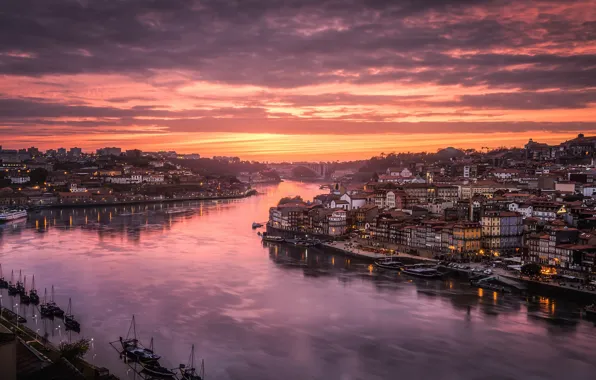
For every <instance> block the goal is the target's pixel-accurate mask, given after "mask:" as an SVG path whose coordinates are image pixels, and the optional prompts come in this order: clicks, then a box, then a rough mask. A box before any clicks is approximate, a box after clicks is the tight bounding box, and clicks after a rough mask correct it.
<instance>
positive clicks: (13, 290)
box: [7, 270, 19, 296]
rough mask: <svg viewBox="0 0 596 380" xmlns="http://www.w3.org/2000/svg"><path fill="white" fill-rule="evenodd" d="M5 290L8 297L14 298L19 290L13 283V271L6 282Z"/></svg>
mask: <svg viewBox="0 0 596 380" xmlns="http://www.w3.org/2000/svg"><path fill="white" fill-rule="evenodd" d="M7 289H8V295H9V296H16V295H18V294H19V289H18V288H17V286H16V285H15V283H14V270H13V271H11V272H10V281H9V282H8V286H7Z"/></svg>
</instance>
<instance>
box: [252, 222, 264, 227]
mask: <svg viewBox="0 0 596 380" xmlns="http://www.w3.org/2000/svg"><path fill="white" fill-rule="evenodd" d="M261 227H263V224H262V223H257V222H252V228H253V229H256V228H261Z"/></svg>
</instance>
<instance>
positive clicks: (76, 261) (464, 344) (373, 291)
mask: <svg viewBox="0 0 596 380" xmlns="http://www.w3.org/2000/svg"><path fill="white" fill-rule="evenodd" d="M260 190H261V191H262V192H263V193H264V195H261V196H258V197H253V198H248V199H243V200H238V201H222V202H217V203H215V202H206V203H202V202H195V203H192V202H184V203H182V202H181V203H179V204H169V205H143V206H135V207H106V208H89V209H82V208H80V209H63V210H58V209H54V210H43V211H42V212H40V213H39V214H34V215H32V216H31V217H30V218H29V220H27V221H26V222H24V223H19V224H16V225H4V226H2V227H1V231H2V232H0V263H2V264H3V269H4V274H5V275H6V274H7V273H10V269H15V270H18V269H23V274H27V275H31V274H35V278H36V282H37V283H38V289H39V290H40V294H43V289H44V288H48V289H49V288H50V286H51V285H52V284H54V285H56V301H57V302H58V304H59V305H61V306H66V304H67V303H68V298H69V297H72V299H73V307H74V310H75V315H76V316H77V317H78V318H79V320H80V321H81V325H82V330H81V335H83V336H86V337H92V338H94V339H95V344H94V346H93V350H92V352H91V353H90V358H91V359H92V360H93V361H94V362H95V363H96V364H98V365H104V366H108V367H109V368H110V369H113V370H115V372H116V373H117V374H118V375H120V376H121V377H122V378H123V379H124V378H127V374H126V369H125V367H124V366H122V364H121V363H120V362H119V359H118V356H117V355H116V354H115V353H114V352H113V351H112V349H111V347H109V345H108V344H107V343H108V341H110V340H116V339H117V338H118V336H120V335H123V334H126V331H127V329H128V325H129V322H130V318H131V315H132V314H133V313H134V314H135V315H136V316H137V327H138V331H139V336H140V338H141V339H142V340H143V341H145V342H148V341H149V339H150V338H151V337H154V339H155V345H156V350H157V351H158V352H159V353H162V354H163V356H164V358H165V361H164V364H166V365H170V366H172V367H174V366H176V365H177V364H178V363H179V362H184V361H185V360H186V359H187V357H188V352H189V350H190V345H191V344H193V343H194V344H196V351H197V354H198V356H199V357H204V358H205V360H206V364H207V374H208V378H210V379H246V378H249V379H272V380H273V379H279V378H284V379H286V380H293V379H303V378H311V379H347V380H351V379H387V378H394V377H396V376H397V374H399V377H404V378H434V379H476V378H499V379H506V378H540V379H559V378H563V377H567V376H572V377H574V378H576V379H588V378H591V376H592V375H593V373H596V364H595V363H594V361H593V360H592V358H591V355H592V354H591V353H592V352H593V350H594V349H595V348H596V333H595V331H596V329H595V328H594V324H593V323H589V322H587V321H584V320H581V318H580V316H579V315H578V313H577V310H578V305H574V304H572V303H565V302H562V301H561V300H555V299H549V298H540V297H521V296H516V295H512V294H501V293H495V292H493V291H489V290H482V289H477V288H472V287H470V286H469V284H467V283H461V282H459V281H457V280H448V281H425V280H419V279H411V278H408V277H407V276H405V275H403V274H400V273H393V272H380V271H378V270H376V269H375V268H374V267H372V266H371V265H370V263H368V262H365V261H361V260H358V259H355V258H346V257H344V256H342V255H339V254H332V253H329V252H325V251H323V250H321V249H319V248H316V247H309V248H298V247H293V246H288V245H278V244H275V243H262V242H261V241H260V239H259V238H258V236H256V234H255V231H253V230H252V229H251V228H250V225H251V223H252V222H253V221H263V220H266V219H267V213H268V208H269V206H271V205H272V204H275V202H277V200H279V198H281V197H282V196H294V195H298V194H301V195H303V196H304V197H305V198H310V197H312V196H313V195H315V194H317V193H318V192H319V189H318V186H316V185H303V184H296V183H291V182H288V183H282V184H280V185H279V186H278V185H275V186H266V187H263V188H262V189H260ZM168 209H169V210H174V211H176V213H173V214H172V213H167V212H166V211H167V210H168ZM181 209H182V210H184V209H192V211H191V212H188V213H186V212H184V213H177V211H180V210H181ZM7 271H8V272H7ZM1 294H2V296H3V297H2V298H1V299H2V302H3V303H4V304H5V306H6V305H8V304H9V302H14V300H9V297H8V296H7V294H6V292H5V291H3V292H2V293H1ZM14 304H16V302H14ZM18 308H19V313H22V315H24V316H27V319H28V322H27V324H28V326H30V327H31V328H34V329H39V330H40V332H43V333H47V334H48V339H50V340H52V341H54V342H58V341H60V340H64V339H69V338H70V339H74V338H75V337H76V336H75V335H72V336H71V335H70V334H68V333H67V332H66V331H65V330H64V329H63V326H62V323H61V321H59V320H53V321H50V320H44V319H35V318H34V316H35V315H36V310H35V309H34V308H33V307H31V306H28V307H27V306H23V305H19V306H18ZM37 315H39V313H37ZM58 326H60V327H58ZM552 357H556V358H557V360H556V361H553V360H550V359H549V358H552ZM429 363H432V365H429Z"/></svg>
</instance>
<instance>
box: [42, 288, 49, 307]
mask: <svg viewBox="0 0 596 380" xmlns="http://www.w3.org/2000/svg"><path fill="white" fill-rule="evenodd" d="M43 303H44V304H46V303H48V288H43Z"/></svg>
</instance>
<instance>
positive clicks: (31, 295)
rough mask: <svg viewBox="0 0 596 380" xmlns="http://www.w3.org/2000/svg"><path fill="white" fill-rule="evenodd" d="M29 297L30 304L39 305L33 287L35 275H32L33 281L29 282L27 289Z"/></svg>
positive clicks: (37, 296)
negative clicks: (29, 286) (28, 288)
mask: <svg viewBox="0 0 596 380" xmlns="http://www.w3.org/2000/svg"><path fill="white" fill-rule="evenodd" d="M29 299H30V301H31V303H32V304H34V305H39V295H38V294H37V289H35V276H33V281H32V282H31V290H29Z"/></svg>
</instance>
